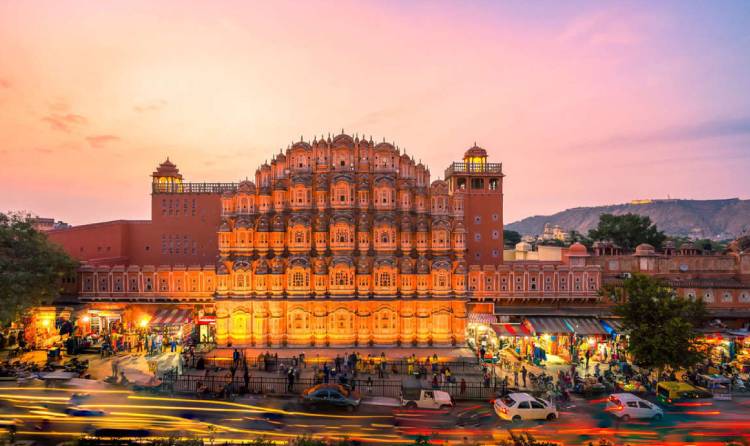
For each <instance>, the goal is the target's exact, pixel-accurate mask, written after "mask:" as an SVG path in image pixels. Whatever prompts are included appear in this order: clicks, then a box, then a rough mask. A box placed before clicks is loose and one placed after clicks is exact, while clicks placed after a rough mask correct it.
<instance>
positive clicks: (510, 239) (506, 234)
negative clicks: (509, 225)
mask: <svg viewBox="0 0 750 446" xmlns="http://www.w3.org/2000/svg"><path fill="white" fill-rule="evenodd" d="M503 240H505V244H506V245H508V246H515V245H516V243H519V242H520V241H521V234H519V233H518V232H517V231H511V230H510V229H503Z"/></svg>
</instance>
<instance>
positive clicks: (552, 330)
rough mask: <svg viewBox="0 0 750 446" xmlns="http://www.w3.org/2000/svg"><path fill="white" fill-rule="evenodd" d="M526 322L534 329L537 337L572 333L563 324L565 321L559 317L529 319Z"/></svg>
mask: <svg viewBox="0 0 750 446" xmlns="http://www.w3.org/2000/svg"><path fill="white" fill-rule="evenodd" d="M528 321H529V323H530V324H531V326H532V327H533V328H534V333H536V334H537V335H541V334H550V335H557V334H571V333H573V331H572V330H571V329H570V328H569V327H568V325H567V324H566V323H565V319H564V318H561V317H530V318H529V319H528Z"/></svg>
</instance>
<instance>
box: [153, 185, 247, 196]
mask: <svg viewBox="0 0 750 446" xmlns="http://www.w3.org/2000/svg"><path fill="white" fill-rule="evenodd" d="M237 186H238V183H153V187H152V192H153V193H154V194H221V193H224V192H226V191H230V192H234V191H236V190H237Z"/></svg>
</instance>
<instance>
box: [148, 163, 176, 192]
mask: <svg viewBox="0 0 750 446" xmlns="http://www.w3.org/2000/svg"><path fill="white" fill-rule="evenodd" d="M151 178H153V191H154V192H180V191H181V189H182V187H181V185H182V174H181V173H180V170H179V169H178V168H177V166H176V165H175V164H174V163H173V162H171V161H169V157H167V160H166V161H164V162H163V163H161V164H159V167H157V168H156V171H154V173H152V174H151Z"/></svg>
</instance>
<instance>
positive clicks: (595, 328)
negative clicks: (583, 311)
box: [565, 317, 607, 336]
mask: <svg viewBox="0 0 750 446" xmlns="http://www.w3.org/2000/svg"><path fill="white" fill-rule="evenodd" d="M565 322H566V323H567V324H568V327H569V328H570V329H571V330H572V331H573V333H575V334H577V335H579V336H596V335H606V334H607V331H606V330H605V329H604V327H602V324H600V323H599V321H598V320H597V319H594V318H593V317H569V318H565Z"/></svg>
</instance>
